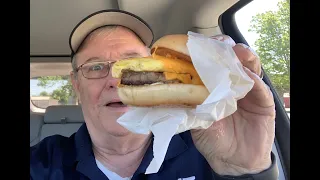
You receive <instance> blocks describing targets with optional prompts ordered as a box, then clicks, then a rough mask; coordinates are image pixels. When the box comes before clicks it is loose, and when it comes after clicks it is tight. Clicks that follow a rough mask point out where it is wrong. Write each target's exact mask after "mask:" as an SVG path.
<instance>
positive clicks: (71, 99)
mask: <svg viewBox="0 0 320 180" xmlns="http://www.w3.org/2000/svg"><path fill="white" fill-rule="evenodd" d="M30 98H31V102H32V104H33V105H34V106H35V107H36V108H40V109H46V108H47V107H48V106H52V105H76V104H78V99H77V97H76V94H75V92H74V91H73V88H72V84H71V80H70V78H69V76H68V75H66V76H42V77H37V78H33V79H30Z"/></svg>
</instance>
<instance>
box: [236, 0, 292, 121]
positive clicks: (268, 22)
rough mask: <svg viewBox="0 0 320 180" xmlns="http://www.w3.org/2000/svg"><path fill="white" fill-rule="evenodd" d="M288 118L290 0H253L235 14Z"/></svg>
mask: <svg viewBox="0 0 320 180" xmlns="http://www.w3.org/2000/svg"><path fill="white" fill-rule="evenodd" d="M235 19H236V23H237V26H238V28H239V30H240V32H241V33H242V35H243V37H244V38H245V39H246V41H247V42H248V44H249V45H250V47H252V48H253V49H254V50H255V51H256V52H257V54H258V55H259V57H260V59H261V62H262V66H263V68H264V70H265V73H266V74H267V75H268V77H269V79H270V80H271V82H272V86H273V87H274V88H275V90H276V92H277V94H278V96H279V97H280V99H281V100H282V104H283V105H284V107H285V109H286V111H287V114H288V116H289V118H290V1H289V0H268V1H266V0H254V1H252V2H250V3H249V4H247V5H246V6H245V7H243V8H242V9H240V10H239V11H238V12H237V13H236V16H235Z"/></svg>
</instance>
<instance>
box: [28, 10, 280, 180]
mask: <svg viewBox="0 0 320 180" xmlns="http://www.w3.org/2000/svg"><path fill="white" fill-rule="evenodd" d="M214 38H216V39H218V40H222V41H226V42H228V43H231V44H233V48H234V51H235V53H236V54H237V56H238V57H239V60H240V61H241V62H242V64H243V65H244V66H245V67H246V68H244V69H245V71H246V72H247V74H248V75H249V76H250V77H251V78H252V79H253V80H254V82H255V84H254V87H253V89H252V90H251V91H250V92H249V93H248V94H247V95H246V97H245V98H243V99H241V100H240V101H239V102H238V110H237V111H236V112H235V113H234V114H232V115H231V116H229V117H227V118H225V119H222V120H221V121H218V122H217V123H214V124H213V125H212V127H210V128H209V129H206V130H191V131H186V132H183V133H180V134H178V135H175V136H174V137H173V138H172V140H171V142H170V145H169V148H168V151H167V154H166V156H165V160H164V162H163V164H162V166H161V168H160V170H159V172H157V173H155V174H144V173H145V170H146V168H147V166H148V165H149V163H150V161H151V160H152V158H153V154H152V151H153V150H152V135H151V134H150V135H141V134H133V133H131V132H130V131H128V130H127V129H125V128H124V127H122V126H120V125H119V124H118V123H117V122H116V120H117V119H118V118H119V117H120V116H121V115H122V114H124V113H125V112H126V111H127V110H128V107H126V106H125V105H123V104H121V103H119V97H118V95H117V83H118V80H117V79H114V78H112V77H111V73H110V69H111V66H112V64H113V63H114V62H116V61H118V60H120V59H126V58H131V57H145V56H148V55H150V52H149V48H148V47H149V46H150V44H151V42H152V41H153V33H152V31H151V29H150V28H149V26H148V25H147V24H146V23H145V22H144V21H143V20H142V19H140V18H139V17H137V16H135V15H133V14H130V13H128V12H123V11H114V10H112V11H100V12H97V13H94V14H92V15H90V16H88V17H87V18H85V19H84V20H83V21H82V22H81V23H79V24H78V25H77V26H76V27H75V29H74V30H73V32H72V33H71V36H70V46H71V51H72V67H73V71H72V72H71V78H72V84H73V87H74V90H75V91H76V93H77V96H78V97H79V99H80V101H81V105H82V110H83V115H84V118H85V123H84V124H83V125H82V127H80V129H79V130H78V132H76V133H75V134H73V135H72V136H71V137H62V136H58V135H55V136H51V137H47V138H46V139H44V140H42V141H41V142H40V143H38V144H37V145H35V146H33V147H31V154H30V158H31V159H30V176H31V179H111V180H122V179H154V180H155V179H166V180H171V179H196V180H197V179H206V180H207V179H226V180H227V179H239V180H240V179H246V180H247V179H259V180H260V179H261V180H264V179H265V180H267V179H268V180H273V179H277V176H278V171H277V167H276V161H275V157H274V155H273V153H272V152H271V148H272V143H273V140H274V135H275V122H274V119H275V105H274V101H273V97H272V93H271V91H270V90H269V88H268V87H267V86H266V85H265V84H264V82H263V81H262V80H261V78H260V77H259V75H260V74H261V67H260V66H261V65H260V62H259V59H258V57H257V56H256V54H254V53H253V52H252V51H251V50H250V48H248V47H246V46H245V45H241V44H235V43H234V41H233V40H232V39H231V38H230V37H228V36H216V37H214Z"/></svg>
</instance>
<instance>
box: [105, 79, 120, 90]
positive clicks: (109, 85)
mask: <svg viewBox="0 0 320 180" xmlns="http://www.w3.org/2000/svg"><path fill="white" fill-rule="evenodd" d="M119 81H120V79H116V78H110V79H108V80H107V84H106V88H107V89H108V90H112V89H116V88H117V86H118V84H119Z"/></svg>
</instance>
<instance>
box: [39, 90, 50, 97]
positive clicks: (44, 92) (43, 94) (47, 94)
mask: <svg viewBox="0 0 320 180" xmlns="http://www.w3.org/2000/svg"><path fill="white" fill-rule="evenodd" d="M40 96H49V93H47V92H46V91H42V92H41V93H40Z"/></svg>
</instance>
